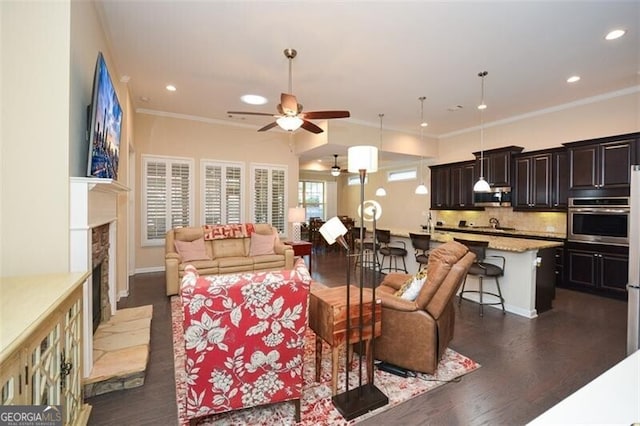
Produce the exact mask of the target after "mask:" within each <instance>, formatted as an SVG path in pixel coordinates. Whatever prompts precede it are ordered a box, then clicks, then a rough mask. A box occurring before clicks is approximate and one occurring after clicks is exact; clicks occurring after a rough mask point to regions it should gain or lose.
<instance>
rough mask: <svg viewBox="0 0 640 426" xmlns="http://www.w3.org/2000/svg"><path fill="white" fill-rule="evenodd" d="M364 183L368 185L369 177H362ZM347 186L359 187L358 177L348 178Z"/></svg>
mask: <svg viewBox="0 0 640 426" xmlns="http://www.w3.org/2000/svg"><path fill="white" fill-rule="evenodd" d="M364 183H365V184H367V183H369V175H366V176H365V177H364ZM347 185H349V186H353V185H360V175H357V176H349V177H348V178H347Z"/></svg>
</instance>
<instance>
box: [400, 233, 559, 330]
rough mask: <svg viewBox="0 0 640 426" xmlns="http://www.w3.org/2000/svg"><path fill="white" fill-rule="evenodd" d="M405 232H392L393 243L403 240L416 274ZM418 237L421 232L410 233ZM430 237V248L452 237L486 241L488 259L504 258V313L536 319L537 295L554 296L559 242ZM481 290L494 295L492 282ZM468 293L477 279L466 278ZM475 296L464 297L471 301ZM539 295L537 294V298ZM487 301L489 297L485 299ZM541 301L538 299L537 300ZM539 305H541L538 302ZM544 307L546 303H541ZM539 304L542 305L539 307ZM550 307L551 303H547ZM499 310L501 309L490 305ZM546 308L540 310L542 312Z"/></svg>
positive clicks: (478, 236) (465, 235)
mask: <svg viewBox="0 0 640 426" xmlns="http://www.w3.org/2000/svg"><path fill="white" fill-rule="evenodd" d="M409 232H413V231H408V230H398V229H396V230H391V234H392V241H403V242H404V243H405V245H406V247H407V251H408V252H409V254H408V255H407V257H406V261H407V270H408V271H409V273H415V272H416V271H417V270H418V264H417V263H416V261H415V256H414V250H413V246H412V245H411V240H410V239H409ZM413 233H416V234H420V233H423V232H413ZM430 235H431V247H432V248H433V247H437V246H438V245H440V244H442V243H445V242H447V241H451V240H453V239H454V238H461V239H465V240H475V241H488V242H489V247H488V250H487V256H492V255H495V256H503V257H504V258H505V270H504V276H503V277H500V288H501V290H502V296H503V297H504V308H505V310H506V311H508V312H511V313H513V314H516V315H520V316H523V317H526V318H535V317H537V316H538V308H537V307H536V292H537V291H538V292H544V293H545V294H546V295H548V297H551V298H552V297H553V286H554V280H553V276H554V268H555V265H554V256H555V249H556V247H561V246H562V245H563V243H562V242H561V241H547V240H540V239H529V238H513V237H504V236H500V235H495V234H470V233H463V232H451V231H435V232H434V233H432V234H430ZM483 285H484V287H485V288H487V289H488V290H489V291H493V292H495V291H494V290H495V281H494V280H492V279H485V280H484V283H483ZM466 288H467V289H468V290H477V288H478V280H477V278H475V277H472V276H469V278H468V279H467V287H466ZM474 296H476V300H478V297H477V296H478V295H477V294H470V295H468V296H467V295H466V294H465V297H469V298H470V299H473V298H474ZM538 296H540V295H538ZM484 297H485V298H486V300H487V301H494V300H495V301H497V298H496V299H494V300H489V299H490V298H491V296H486V295H485V296H484ZM538 299H540V297H538ZM538 304H541V302H540V301H539V302H538ZM542 305H544V306H546V305H547V303H542ZM542 305H541V306H542ZM548 306H549V307H550V301H549V303H548ZM491 307H493V308H497V309H500V306H499V305H498V306H495V305H493V306H491ZM544 309H546V307H545V308H543V310H544Z"/></svg>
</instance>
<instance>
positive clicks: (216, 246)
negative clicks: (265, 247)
mask: <svg viewBox="0 0 640 426" xmlns="http://www.w3.org/2000/svg"><path fill="white" fill-rule="evenodd" d="M243 240H244V238H226V239H222V240H213V241H211V245H212V247H213V257H214V259H219V258H223V257H243V256H247V254H248V253H247V252H245V249H244V241H243Z"/></svg>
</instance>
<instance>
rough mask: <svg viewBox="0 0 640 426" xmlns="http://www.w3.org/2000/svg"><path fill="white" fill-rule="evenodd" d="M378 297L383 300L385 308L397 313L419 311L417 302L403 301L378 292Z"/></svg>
mask: <svg viewBox="0 0 640 426" xmlns="http://www.w3.org/2000/svg"><path fill="white" fill-rule="evenodd" d="M376 297H377V298H378V299H380V300H382V307H383V308H389V309H393V310H396V311H403V312H414V311H417V310H418V309H419V308H418V305H417V304H416V302H414V301H411V300H405V299H402V298H401V297H397V296H394V295H393V294H390V293H382V292H380V293H377V292H376Z"/></svg>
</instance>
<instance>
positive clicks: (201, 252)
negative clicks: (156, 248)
mask: <svg viewBox="0 0 640 426" xmlns="http://www.w3.org/2000/svg"><path fill="white" fill-rule="evenodd" d="M173 244H174V245H175V246H176V250H177V251H178V254H179V255H180V257H182V261H183V262H191V261H192V260H211V258H210V257H209V255H208V254H207V249H206V248H205V246H204V237H203V238H198V239H197V240H193V241H180V240H175V241H174V242H173Z"/></svg>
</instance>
